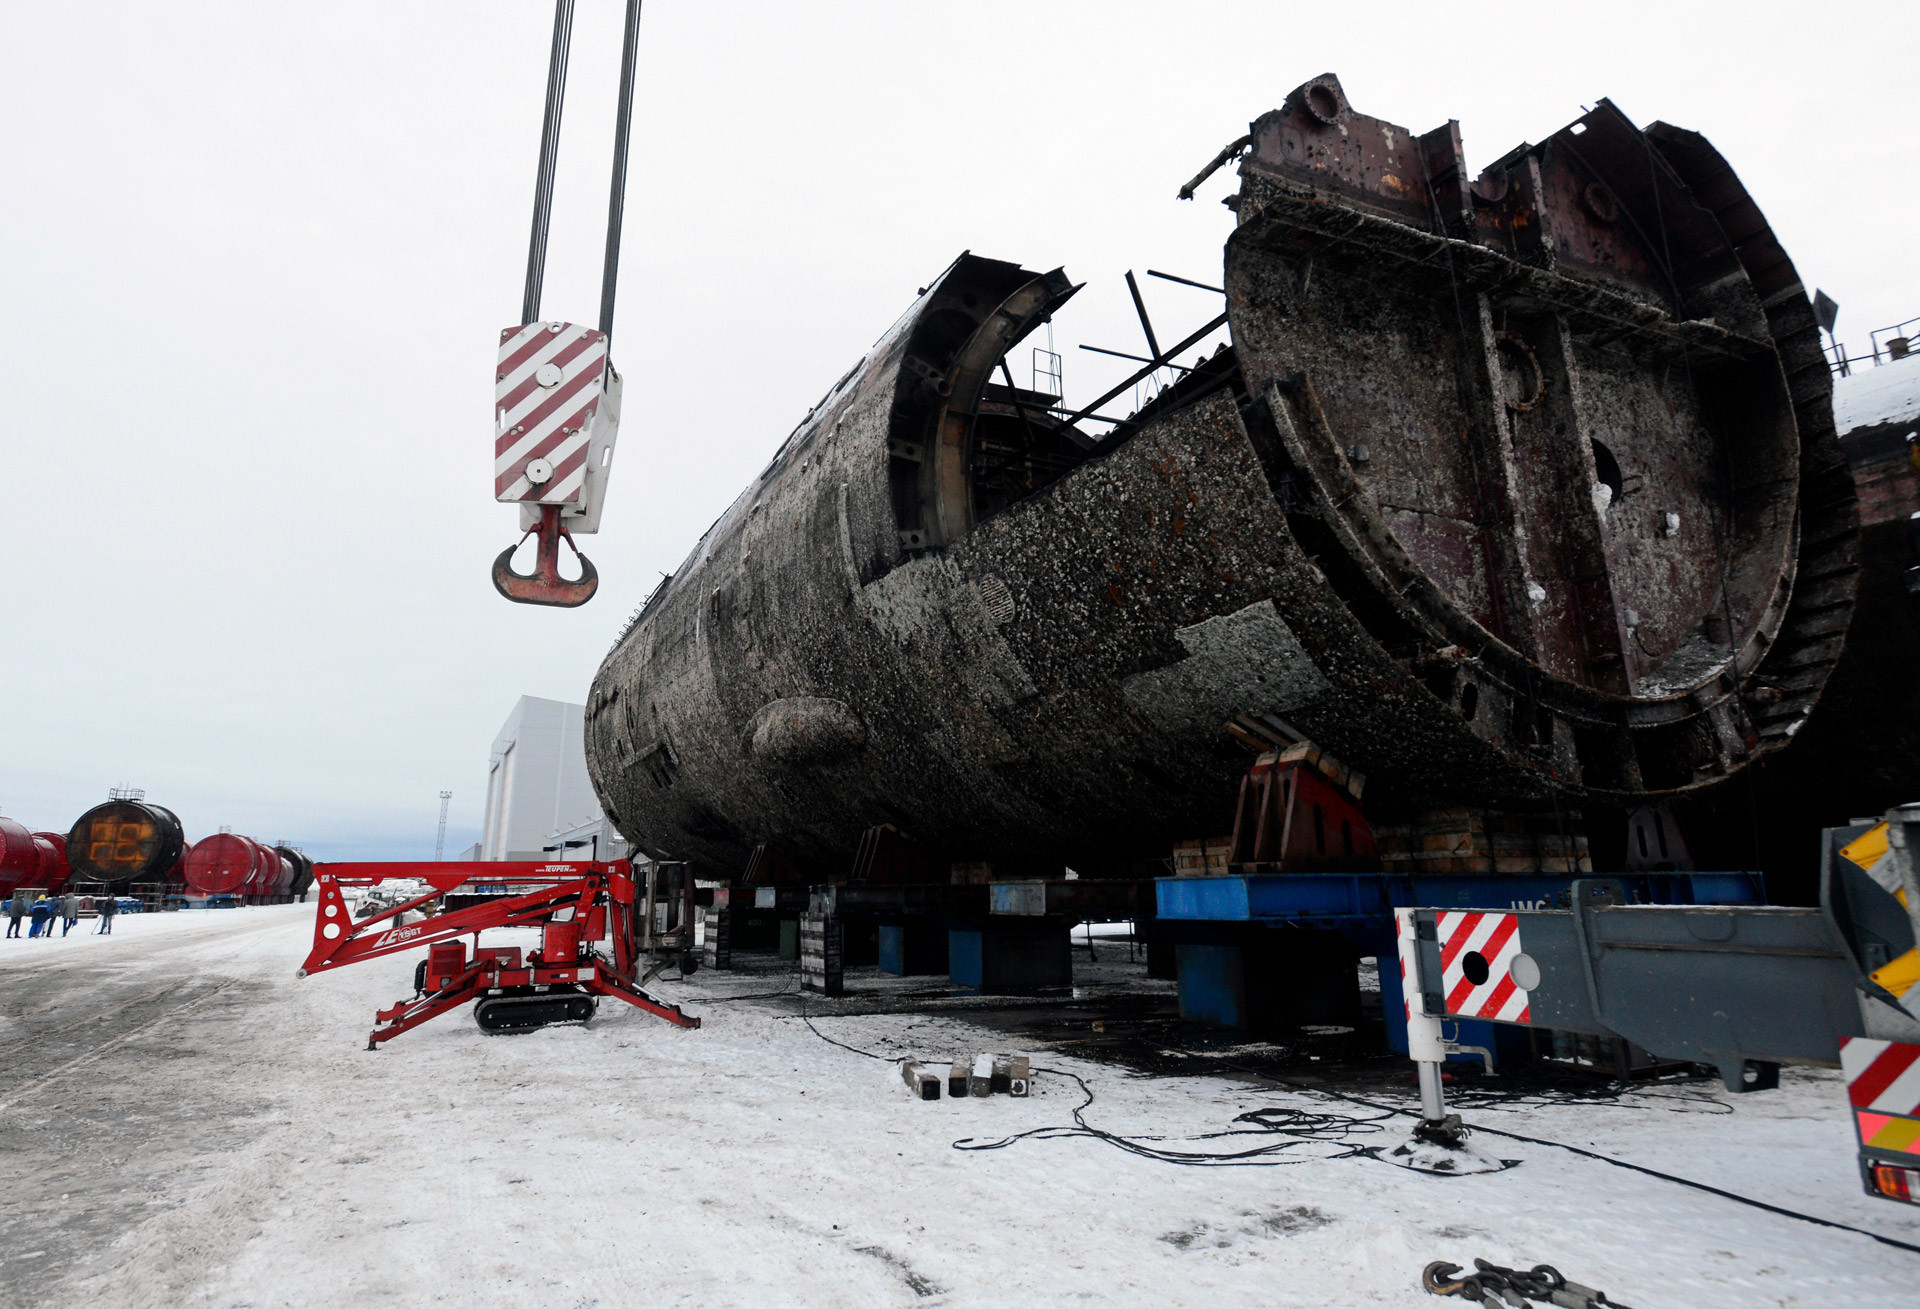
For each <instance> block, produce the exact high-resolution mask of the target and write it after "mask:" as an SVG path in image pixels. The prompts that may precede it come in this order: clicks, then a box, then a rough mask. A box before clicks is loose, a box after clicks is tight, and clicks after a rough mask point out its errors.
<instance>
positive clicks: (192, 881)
mask: <svg viewBox="0 0 1920 1309" xmlns="http://www.w3.org/2000/svg"><path fill="white" fill-rule="evenodd" d="M266 866H267V852H266V851H265V850H263V849H262V848H261V847H260V845H259V844H258V843H257V842H254V841H251V840H248V839H247V838H246V837H244V836H236V835H234V834H233V833H232V832H216V833H215V834H214V835H212V836H203V837H201V838H200V839H199V840H198V841H195V842H194V843H193V845H192V847H191V848H189V849H188V851H187V858H186V867H185V870H184V872H185V876H186V882H187V885H188V886H190V887H192V888H193V889H194V890H196V891H199V892H201V893H202V894H203V895H250V894H253V893H254V892H253V890H252V888H253V887H254V886H256V885H258V883H259V879H260V875H261V871H262V870H263V869H264V868H265V867H266Z"/></svg>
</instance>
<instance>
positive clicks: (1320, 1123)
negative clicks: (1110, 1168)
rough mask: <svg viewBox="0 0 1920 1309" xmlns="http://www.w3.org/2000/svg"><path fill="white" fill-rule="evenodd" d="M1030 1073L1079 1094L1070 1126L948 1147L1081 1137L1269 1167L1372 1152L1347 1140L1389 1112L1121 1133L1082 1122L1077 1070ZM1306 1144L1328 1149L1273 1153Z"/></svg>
mask: <svg viewBox="0 0 1920 1309" xmlns="http://www.w3.org/2000/svg"><path fill="white" fill-rule="evenodd" d="M1033 1071H1034V1072H1035V1073H1048V1074H1051V1075H1053V1076H1055V1077H1066V1078H1070V1079H1071V1080H1072V1081H1073V1082H1074V1084H1075V1085H1077V1086H1078V1087H1079V1088H1080V1094H1081V1095H1083V1096H1084V1097H1086V1098H1085V1099H1083V1100H1082V1101H1081V1102H1080V1103H1079V1105H1077V1106H1076V1107H1075V1108H1074V1110H1073V1122H1074V1125H1073V1126H1072V1127H1036V1128H1033V1129H1032V1130H1030V1131H1025V1132H1016V1133H1014V1134H1013V1135H1012V1136H1005V1137H1001V1138H1000V1139H999V1140H996V1141H981V1140H977V1139H976V1138H974V1137H971V1136H964V1137H961V1138H960V1139H959V1140H958V1141H955V1142H954V1143H953V1148H954V1149H956V1150H966V1151H975V1150H1004V1149H1006V1148H1007V1147H1008V1146H1010V1145H1013V1144H1015V1143H1016V1142H1019V1141H1060V1140H1071V1139H1074V1138H1086V1139H1090V1140H1095V1141H1102V1142H1104V1143H1106V1144H1107V1145H1111V1146H1113V1147H1114V1148H1115V1149H1118V1150H1124V1151H1125V1152H1126V1153H1128V1154H1131V1155H1138V1156H1139V1157H1140V1158H1142V1159H1151V1160H1153V1161H1154V1162H1156V1163H1163V1164H1177V1165H1180V1166H1182V1167H1186V1168H1231V1167H1242V1168H1245V1167H1255V1168H1274V1167H1279V1166H1281V1165H1284V1164H1305V1163H1315V1162H1318V1161H1319V1160H1323V1159H1353V1158H1357V1157H1363V1156H1364V1157H1372V1156H1374V1155H1377V1154H1378V1153H1379V1150H1380V1147H1379V1146H1377V1145H1359V1144H1354V1143H1352V1142H1351V1141H1349V1139H1348V1138H1350V1137H1356V1136H1372V1135H1377V1134H1379V1133H1381V1132H1384V1131H1385V1130H1386V1129H1385V1128H1383V1127H1381V1126H1380V1123H1381V1122H1382V1121H1384V1120H1385V1119H1387V1118H1390V1117H1392V1116H1393V1115H1392V1114H1380V1115H1377V1116H1375V1117H1372V1118H1356V1117H1354V1116H1353V1115H1351V1114H1329V1113H1313V1112H1310V1111H1307V1110H1301V1109H1288V1108H1283V1107H1280V1106H1277V1105H1276V1106H1273V1107H1271V1108H1266V1109H1249V1110H1247V1111H1246V1112H1245V1113H1240V1114H1235V1115H1234V1117H1233V1122H1235V1123H1239V1124H1245V1126H1243V1127H1229V1128H1226V1129H1224V1130H1222V1131H1217V1132H1200V1133H1198V1134H1196V1135H1192V1136H1182V1137H1164V1136H1122V1135H1121V1134H1120V1133H1118V1132H1109V1131H1106V1130H1105V1129H1104V1128H1099V1127H1094V1126H1092V1125H1091V1124H1089V1123H1088V1122H1087V1120H1086V1118H1085V1116H1084V1115H1085V1111H1086V1109H1087V1108H1088V1107H1089V1106H1091V1105H1092V1104H1093V1088H1091V1087H1089V1086H1088V1085H1087V1083H1086V1079H1085V1078H1083V1077H1081V1076H1080V1075H1079V1074H1078V1073H1070V1072H1068V1071H1066V1070H1065V1069H1064V1068H1035V1069H1033ZM1276 1135H1277V1136H1280V1137H1282V1138H1284V1139H1282V1140H1279V1141H1275V1142H1272V1143H1270V1144H1267V1145H1257V1146H1252V1147H1250V1148H1248V1149H1245V1150H1226V1151H1205V1150H1169V1149H1166V1148H1164V1147H1162V1146H1158V1145H1151V1144H1148V1142H1154V1141H1165V1140H1181V1141H1217V1140H1221V1139H1223V1138H1226V1137H1231V1136H1269V1137H1270V1136H1276ZM1306 1145H1323V1146H1332V1147H1334V1149H1333V1151H1332V1152H1331V1153H1319V1154H1314V1155H1309V1156H1304V1157H1298V1158H1275V1157H1274V1156H1276V1155H1281V1154H1284V1153H1286V1152H1287V1151H1290V1150H1294V1149H1296V1148H1298V1147H1300V1146H1306Z"/></svg>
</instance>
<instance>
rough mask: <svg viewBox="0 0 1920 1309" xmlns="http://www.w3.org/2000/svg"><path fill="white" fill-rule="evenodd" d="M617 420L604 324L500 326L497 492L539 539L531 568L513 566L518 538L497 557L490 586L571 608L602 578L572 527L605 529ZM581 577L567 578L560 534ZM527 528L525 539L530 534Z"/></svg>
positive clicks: (522, 599) (615, 380)
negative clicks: (570, 548)
mask: <svg viewBox="0 0 1920 1309" xmlns="http://www.w3.org/2000/svg"><path fill="white" fill-rule="evenodd" d="M619 428H620V374H619V373H618V372H616V371H615V370H614V368H613V365H612V363H611V362H610V361H609V360H608V357H607V336H606V333H604V332H598V331H595V330H594V329H593V328H590V327H581V326H579V325H578V324H575V323H562V322H536V323H522V324H519V325H518V326H515V327H509V328H505V329H503V330H502V331H501V333H500V357H499V363H498V366H497V367H496V369H495V373H494V443H493V481H494V498H495V499H496V500H500V501H503V502H505V503H508V504H517V505H519V506H520V529H521V531H522V532H524V533H526V534H528V535H537V536H538V538H539V553H538V556H537V560H536V563H535V567H534V571H533V572H532V573H530V574H521V573H516V572H514V571H513V568H512V566H511V563H510V560H511V558H512V555H513V551H514V550H517V549H519V546H518V545H517V544H516V545H515V546H514V547H512V548H511V549H509V550H507V551H506V552H505V553H503V554H501V556H500V557H499V558H498V559H495V560H494V562H493V585H494V587H495V589H496V590H498V591H499V592H500V594H501V595H503V596H505V597H506V598H507V599H509V600H513V601H515V602H517V603H520V604H544V605H563V606H569V607H571V606H573V605H581V604H585V603H586V602H587V601H588V600H589V599H590V598H592V596H593V593H594V590H595V588H596V587H597V586H598V585H599V579H598V576H597V575H596V573H595V572H594V568H593V565H592V564H590V563H588V562H587V558H586V556H585V555H582V554H580V551H579V547H578V546H574V541H573V535H574V533H576V532H578V533H590V532H595V531H598V530H599V527H600V506H601V504H602V502H603V501H604V499H605V497H606V489H607V475H608V473H609V471H610V470H611V468H612V464H613V445H614V439H615V437H616V436H617V434H618V432H619ZM563 537H564V538H565V539H566V542H567V544H568V545H569V546H573V548H574V553H575V555H577V556H578V557H579V559H580V564H581V576H580V578H579V580H577V581H568V580H566V579H564V578H562V577H561V576H560V541H561V539H562V538H563ZM525 539H526V537H525V536H522V538H521V540H522V541H524V540H525Z"/></svg>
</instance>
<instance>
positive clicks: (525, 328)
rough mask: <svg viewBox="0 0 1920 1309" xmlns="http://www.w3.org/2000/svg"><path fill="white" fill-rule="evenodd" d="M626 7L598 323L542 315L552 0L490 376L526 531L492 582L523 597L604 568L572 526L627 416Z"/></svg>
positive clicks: (499, 483) (598, 482)
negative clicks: (623, 265) (617, 305)
mask: <svg viewBox="0 0 1920 1309" xmlns="http://www.w3.org/2000/svg"><path fill="white" fill-rule="evenodd" d="M626 11H627V12H626V29H625V35H624V39H623V40H622V43H621V44H622V49H621V58H620V93H619V101H618V116H617V118H616V120H615V125H614V143H613V181H612V187H611V193H610V195H609V197H608V201H607V249H606V260H605V264H604V266H603V270H602V274H601V280H600V325H599V328H598V330H594V329H590V328H585V327H579V326H576V325H574V324H572V323H564V322H542V321H541V320H540V292H541V283H542V281H543V279H544V276H545V273H546V262H547V231H548V228H549V226H550V220H551V218H552V215H553V177H554V171H555V163H556V160H557V159H558V156H559V151H560V114H561V107H562V103H563V102H564V100H565V98H566V85H567V56H568V51H569V48H570V46H571V45H572V40H573V0H555V4H554V13H553V49H552V52H551V54H550V56H549V59H548V64H547V102H546V117H545V120H544V122H543V124H542V126H541V130H540V166H539V169H538V172H537V174H536V176H535V180H534V193H533V232H532V236H531V238H530V240H529V242H528V248H527V281H526V290H525V294H524V295H523V297H522V300H521V309H520V322H519V324H518V325H516V326H514V327H509V328H507V329H505V330H504V331H502V332H501V334H500V356H499V369H498V371H497V373H496V378H495V380H496V400H495V414H496V418H497V423H496V429H495V432H494V498H495V499H497V500H500V501H503V502H506V503H511V504H517V505H519V506H520V511H521V527H522V529H523V535H522V536H521V538H520V540H519V541H517V542H515V543H514V544H513V545H511V546H509V547H508V548H507V549H505V550H503V551H502V552H501V553H500V554H499V556H498V557H497V558H495V559H494V561H493V586H494V589H495V590H496V591H498V592H499V593H500V594H501V595H503V596H505V597H506V598H507V599H509V600H512V601H514V602H515V603H516V604H537V605H554V606H559V607H561V608H573V607H574V606H577V605H583V604H585V603H586V602H587V601H588V600H590V599H592V598H593V593H594V592H595V591H596V590H597V589H599V585H600V577H599V573H598V572H597V571H596V570H595V569H594V566H593V564H592V563H590V562H589V561H588V559H587V557H586V556H585V555H584V554H581V553H580V548H579V546H578V545H576V544H575V543H574V539H573V533H574V532H576V531H578V532H583V533H584V532H593V531H596V530H598V528H599V525H600V505H601V501H602V499H603V497H604V496H605V494H606V485H607V474H608V471H609V469H610V465H611V461H612V458H613V443H614V437H615V435H616V433H617V431H618V427H619V422H620V375H619V374H618V373H617V372H615V371H614V368H613V365H612V363H611V361H610V359H609V357H608V347H609V343H610V340H611V338H612V335H613V303H614V291H615V288H616V285H617V283H618V280H619V272H620V229H621V219H622V216H623V212H624V210H625V206H626V192H627V143H628V140H629V137H630V135H631V132H632V127H633V82H634V62H635V56H636V54H637V51H638V46H639V37H640V0H627V6H626ZM529 536H531V537H535V538H536V549H535V557H534V568H533V571H532V572H531V573H518V572H515V571H514V569H513V554H514V552H515V551H516V550H518V549H519V548H520V546H521V545H523V544H525V542H526V539H527V537H529ZM562 540H565V541H566V543H567V545H568V546H569V547H570V548H571V549H572V550H573V553H574V557H575V558H577V559H578V560H579V561H580V576H579V577H578V578H577V579H568V578H565V577H562V576H561V575H560V542H561V541H562Z"/></svg>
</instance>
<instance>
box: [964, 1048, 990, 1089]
mask: <svg viewBox="0 0 1920 1309" xmlns="http://www.w3.org/2000/svg"><path fill="white" fill-rule="evenodd" d="M967 1094H968V1095H976V1096H979V1097H981V1098H982V1099H985V1098H986V1097H987V1096H990V1095H992V1094H993V1056H992V1055H990V1054H977V1055H975V1056H974V1057H973V1067H972V1068H971V1069H969V1070H968V1074H967Z"/></svg>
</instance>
